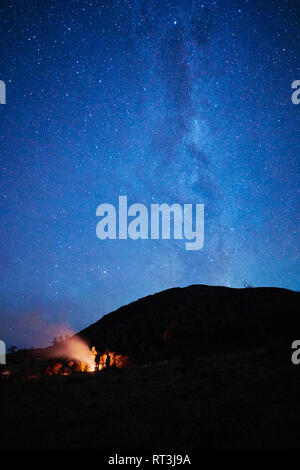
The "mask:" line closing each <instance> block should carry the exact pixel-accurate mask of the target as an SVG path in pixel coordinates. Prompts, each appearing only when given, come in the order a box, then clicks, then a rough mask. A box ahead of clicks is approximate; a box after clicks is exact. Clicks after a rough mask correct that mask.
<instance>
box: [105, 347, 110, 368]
mask: <svg viewBox="0 0 300 470" xmlns="http://www.w3.org/2000/svg"><path fill="white" fill-rule="evenodd" d="M105 365H106V368H107V369H109V367H110V355H109V351H108V350H107V351H106V360H105Z"/></svg>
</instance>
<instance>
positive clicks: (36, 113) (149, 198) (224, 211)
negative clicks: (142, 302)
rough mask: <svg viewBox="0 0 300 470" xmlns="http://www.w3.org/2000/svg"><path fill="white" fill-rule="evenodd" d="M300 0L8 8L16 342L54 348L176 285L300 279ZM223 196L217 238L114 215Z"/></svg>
mask: <svg viewBox="0 0 300 470" xmlns="http://www.w3.org/2000/svg"><path fill="white" fill-rule="evenodd" d="M297 13H298V16H299V11H298V12H297V10H296V2H295V1H283V0H281V1H277V0H269V1H266V0H265V1H264V2H262V1H259V0H255V1H254V0H248V1H247V0H240V1H235V0H220V1H206V0H203V1H202V0H198V1H196V0H181V1H180V0H174V1H169V0H159V1H158V0H119V1H117V0H102V1H101V0H99V1H96V0H89V1H86V0H68V1H57V0H56V1H54V0H43V1H38V0H31V1H28V0H16V1H9V0H8V1H5V2H1V7H0V14H1V26H0V32H1V46H0V47H1V58H0V63H1V67H0V79H1V80H4V81H5V83H6V87H7V104H6V105H1V106H0V117H1V121H0V135H1V165H0V171H1V181H0V184H1V190H0V213H1V235H0V236H1V248H0V259H1V273H0V302H1V303H0V318H1V324H0V337H1V338H2V339H4V340H6V341H7V342H8V343H9V344H12V343H13V344H17V345H18V346H36V345H45V344H47V342H49V340H50V336H51V334H52V333H53V332H55V328H56V325H61V324H64V325H69V326H70V327H72V328H73V330H74V331H77V330H79V329H81V328H83V327H85V326H87V325H89V324H90V323H93V322H95V321H96V320H98V319H99V318H100V317H101V316H102V315H103V314H105V313H108V312H110V311H112V310H113V309H116V308H117V307H119V306H121V305H124V304H127V303H129V302H131V301H133V300H136V299H138V298H140V297H143V296H145V295H148V294H152V293H155V292H158V291H161V290H163V289H167V288H170V287H174V286H186V285H189V284H196V283H199V284H211V285H226V286H234V287H242V282H243V281H244V280H245V281H247V282H248V283H250V284H253V285H254V286H280V287H287V288H290V289H299V275H298V274H299V271H298V266H299V257H298V256H299V236H298V234H297V215H298V208H299V193H297V190H298V187H297V186H298V182H299V165H298V164H297V163H298V162H297V158H298V156H299V137H298V138H297V130H298V129H299V116H300V106H299V107H298V106H297V105H293V104H292V102H291V83H292V81H293V80H296V79H300V72H299V67H298V65H299V54H298V51H297V47H298V44H297V41H299V38H298V37H297V35H298V31H299V29H298V28H299V24H297ZM119 195H127V196H128V203H129V205H130V204H133V203H143V204H145V205H146V206H147V207H149V206H150V204H151V203H168V204H173V203H181V204H183V203H193V204H196V203H199V204H200V203H203V204H205V243H204V247H203V249H202V250H199V251H186V250H185V249H184V241H180V240H179V241H178V240H176V241H175V240H137V241H133V240H127V241H126V240H106V241H101V240H99V239H98V238H97V237H96V225H97V222H98V221H99V220H98V218H97V217H96V208H97V206H98V205H99V204H101V203H105V202H107V203H112V204H114V205H115V206H116V207H118V197H119Z"/></svg>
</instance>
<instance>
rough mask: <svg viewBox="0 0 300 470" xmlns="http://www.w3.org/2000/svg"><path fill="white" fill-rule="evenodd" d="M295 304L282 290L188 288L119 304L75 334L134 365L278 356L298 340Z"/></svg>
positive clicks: (299, 319)
mask: <svg viewBox="0 0 300 470" xmlns="http://www.w3.org/2000/svg"><path fill="white" fill-rule="evenodd" d="M298 305H299V293H298V292H293V291H289V290H287V289H280V288H272V287H259V288H253V287H251V288H243V289H235V288H228V287H214V286H205V285H191V286H189V287H185V288H173V289H168V290H165V291H162V292H159V293H157V294H154V295H150V296H147V297H144V298H142V299H140V300H137V301H135V302H132V303H131V304H129V305H126V306H123V307H121V308H119V309H118V310H116V311H114V312H112V313H109V314H107V315H105V316H104V317H102V318H101V319H100V320H99V321H98V322H96V323H94V324H92V325H91V326H89V327H88V328H86V329H84V330H83V331H81V332H80V333H79V335H80V336H81V337H83V338H84V339H85V340H86V341H87V342H88V343H89V344H90V345H94V346H96V348H97V349H99V350H100V351H104V350H105V349H106V348H110V349H111V350H114V351H116V352H119V353H122V354H129V355H130V356H131V357H132V358H133V359H135V360H137V361H138V362H139V361H145V362H148V361H151V362H153V361H158V360H162V359H170V358H183V359H192V358H196V357H198V356H201V355H209V354H220V353H226V352H231V351H236V350H255V349H261V348H264V349H268V350H269V351H271V352H272V354H275V353H279V356H281V357H283V356H285V355H290V352H291V343H292V342H293V340H294V339H297V338H300V316H299V306H298Z"/></svg>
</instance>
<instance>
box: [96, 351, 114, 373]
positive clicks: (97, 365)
mask: <svg viewBox="0 0 300 470" xmlns="http://www.w3.org/2000/svg"><path fill="white" fill-rule="evenodd" d="M93 349H94V348H93ZM92 351H93V350H92ZM95 353H96V354H95V372H99V370H101V368H100V363H101V354H100V353H98V352H97V351H96V350H95ZM105 354H106V358H105V367H106V368H109V367H110V366H111V357H110V354H109V350H108V349H107V350H106V351H105Z"/></svg>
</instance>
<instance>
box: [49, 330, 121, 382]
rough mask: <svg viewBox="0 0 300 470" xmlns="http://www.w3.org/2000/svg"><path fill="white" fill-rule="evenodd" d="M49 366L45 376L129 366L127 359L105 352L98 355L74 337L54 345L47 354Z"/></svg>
mask: <svg viewBox="0 0 300 470" xmlns="http://www.w3.org/2000/svg"><path fill="white" fill-rule="evenodd" d="M48 358H52V362H51V364H49V365H48V366H47V367H46V369H45V374H46V375H70V374H72V373H73V372H86V373H92V372H100V371H103V370H105V369H108V368H121V367H125V366H127V365H128V364H129V357H128V356H125V355H122V354H117V353H115V352H111V351H109V350H106V351H105V352H104V353H102V354H101V353H100V352H98V351H97V350H96V348H95V347H92V348H91V349H90V348H89V346H88V345H87V344H86V343H85V342H84V341H83V340H82V339H81V338H79V337H78V336H76V335H74V336H72V337H68V338H67V339H65V340H63V341H60V342H58V343H55V345H54V346H53V347H52V348H51V349H50V352H49V353H48Z"/></svg>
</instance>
